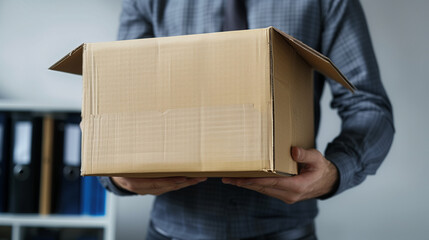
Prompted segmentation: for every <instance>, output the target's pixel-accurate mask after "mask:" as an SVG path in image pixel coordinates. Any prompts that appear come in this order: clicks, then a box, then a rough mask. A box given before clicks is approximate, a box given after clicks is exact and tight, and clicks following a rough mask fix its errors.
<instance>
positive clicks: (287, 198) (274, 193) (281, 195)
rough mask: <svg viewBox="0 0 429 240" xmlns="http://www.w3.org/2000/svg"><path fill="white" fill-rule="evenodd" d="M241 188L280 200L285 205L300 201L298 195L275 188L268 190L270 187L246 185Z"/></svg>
mask: <svg viewBox="0 0 429 240" xmlns="http://www.w3.org/2000/svg"><path fill="white" fill-rule="evenodd" d="M243 188H247V189H249V190H253V191H256V192H259V193H262V194H265V195H268V196H271V197H274V198H278V199H281V200H282V201H283V202H285V203H287V204H293V203H296V202H297V201H298V200H299V199H300V195H299V194H296V193H289V192H287V191H284V190H280V189H276V188H270V187H264V186H261V185H247V186H243Z"/></svg>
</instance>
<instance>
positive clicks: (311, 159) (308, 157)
mask: <svg viewBox="0 0 429 240" xmlns="http://www.w3.org/2000/svg"><path fill="white" fill-rule="evenodd" d="M292 158H293V160H295V161H296V162H298V163H309V164H315V163H317V162H319V161H320V160H322V159H323V156H322V154H321V153H320V152H319V151H317V150H316V149H308V150H306V149H303V148H300V147H293V148H292Z"/></svg>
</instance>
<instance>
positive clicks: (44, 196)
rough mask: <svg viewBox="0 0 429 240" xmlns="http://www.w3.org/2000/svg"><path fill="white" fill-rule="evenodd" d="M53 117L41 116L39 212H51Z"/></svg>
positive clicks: (44, 213) (45, 213)
mask: <svg viewBox="0 0 429 240" xmlns="http://www.w3.org/2000/svg"><path fill="white" fill-rule="evenodd" d="M54 124H55V122H54V118H53V117H52V116H50V115H47V116H45V117H44V118H43V133H42V165H41V177H40V200H39V213H40V214H43V215H47V214H50V213H51V195H52V164H53V158H54V154H53V153H54V151H53V150H54V149H53V148H54V129H55V128H54Z"/></svg>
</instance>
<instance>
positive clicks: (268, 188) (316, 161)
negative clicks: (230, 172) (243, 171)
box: [222, 147, 338, 204]
mask: <svg viewBox="0 0 429 240" xmlns="http://www.w3.org/2000/svg"><path fill="white" fill-rule="evenodd" d="M292 158H293V159H294V160H295V161H296V162H298V163H299V164H300V167H301V170H300V174H299V175H297V176H293V177H272V178H223V179H222V181H223V183H227V184H232V185H236V186H239V187H244V188H247V189H250V190H254V191H257V192H260V193H262V194H265V195H268V196H271V197H275V198H278V199H280V200H282V201H283V202H286V203H288V204H293V203H296V202H299V201H302V200H306V199H310V198H315V197H320V196H323V195H325V194H328V193H330V192H331V191H333V190H334V188H335V186H336V184H337V182H338V170H337V168H336V167H335V166H334V165H333V164H332V163H331V162H330V161H328V160H327V159H326V158H324V157H323V155H322V154H321V153H320V152H319V151H317V150H316V149H309V150H305V149H302V148H297V147H294V148H292Z"/></svg>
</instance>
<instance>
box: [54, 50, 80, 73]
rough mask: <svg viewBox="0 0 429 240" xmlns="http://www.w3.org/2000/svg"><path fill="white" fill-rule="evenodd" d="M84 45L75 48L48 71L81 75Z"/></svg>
mask: <svg viewBox="0 0 429 240" xmlns="http://www.w3.org/2000/svg"><path fill="white" fill-rule="evenodd" d="M84 45H85V44H81V45H80V46H79V47H77V48H75V49H74V50H73V51H71V52H70V53H69V54H67V55H66V56H64V57H63V58H61V59H60V60H59V61H58V62H56V63H55V64H54V65H52V66H51V67H50V68H49V69H50V70H55V71H60V72H67V73H74V74H78V75H82V54H83V48H84Z"/></svg>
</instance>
